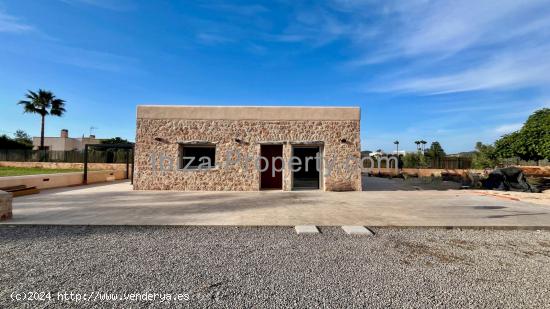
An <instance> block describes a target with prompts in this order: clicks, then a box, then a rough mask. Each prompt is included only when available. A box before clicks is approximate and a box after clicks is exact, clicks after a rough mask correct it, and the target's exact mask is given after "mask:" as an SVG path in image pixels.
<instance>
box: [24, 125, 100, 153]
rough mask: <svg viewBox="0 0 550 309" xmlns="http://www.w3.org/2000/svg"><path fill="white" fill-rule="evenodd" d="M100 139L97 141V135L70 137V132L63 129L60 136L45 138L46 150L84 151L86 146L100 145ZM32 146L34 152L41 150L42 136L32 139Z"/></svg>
mask: <svg viewBox="0 0 550 309" xmlns="http://www.w3.org/2000/svg"><path fill="white" fill-rule="evenodd" d="M100 142H101V140H100V139H97V138H96V137H95V135H90V136H89V137H84V136H82V137H78V138H75V137H69V130H67V129H62V130H61V133H60V135H59V136H45V137H44V148H45V149H46V150H53V151H71V150H83V149H84V146H85V145H86V144H99V143H100ZM32 146H33V149H34V150H38V149H40V136H35V137H33V138H32Z"/></svg>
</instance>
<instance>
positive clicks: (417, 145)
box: [414, 141, 420, 151]
mask: <svg viewBox="0 0 550 309" xmlns="http://www.w3.org/2000/svg"><path fill="white" fill-rule="evenodd" d="M414 143H415V144H416V150H418V151H420V141H414Z"/></svg>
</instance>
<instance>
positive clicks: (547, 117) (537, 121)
mask: <svg viewBox="0 0 550 309" xmlns="http://www.w3.org/2000/svg"><path fill="white" fill-rule="evenodd" d="M520 134H521V138H522V139H523V145H524V147H523V148H522V150H523V152H522V153H521V154H522V155H523V156H524V157H526V158H528V159H530V160H536V161H539V160H541V159H550V108H543V109H540V110H538V111H536V112H534V113H533V114H532V115H531V116H529V118H528V119H527V121H526V122H525V124H524V125H523V127H522V128H521V130H520Z"/></svg>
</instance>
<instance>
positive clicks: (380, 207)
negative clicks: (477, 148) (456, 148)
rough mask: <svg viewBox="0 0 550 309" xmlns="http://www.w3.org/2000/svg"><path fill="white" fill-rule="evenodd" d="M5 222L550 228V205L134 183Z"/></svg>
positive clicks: (45, 196)
mask: <svg viewBox="0 0 550 309" xmlns="http://www.w3.org/2000/svg"><path fill="white" fill-rule="evenodd" d="M13 217H14V218H13V219H12V220H9V221H4V222H3V223H0V224H75V225H82V224H84V225H90V224H91V225H283V226H295V225H318V226H342V225H360V226H531V227H532V226H550V205H537V204H531V203H526V202H522V201H517V200H511V199H506V198H499V197H495V196H490V195H482V194H479V193H476V192H473V191H464V190H422V191H418V190H403V191H400V190H396V191H380V190H376V191H366V192H320V191H295V192H280V191H279V192H278V191H262V192H175V191H133V190H132V189H131V186H130V184H129V183H128V182H118V183H111V184H102V185H90V186H81V187H72V188H63V189H52V190H44V191H43V192H42V193H40V194H38V195H29V196H24V197H18V198H15V199H14V204H13Z"/></svg>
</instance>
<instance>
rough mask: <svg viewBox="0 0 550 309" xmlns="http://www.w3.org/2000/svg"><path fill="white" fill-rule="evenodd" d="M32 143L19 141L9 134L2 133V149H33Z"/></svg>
mask: <svg viewBox="0 0 550 309" xmlns="http://www.w3.org/2000/svg"><path fill="white" fill-rule="evenodd" d="M31 148H32V144H31V145H29V144H27V143H21V142H18V141H16V140H14V139H12V138H10V137H9V136H7V135H5V134H3V135H0V149H31Z"/></svg>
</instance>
